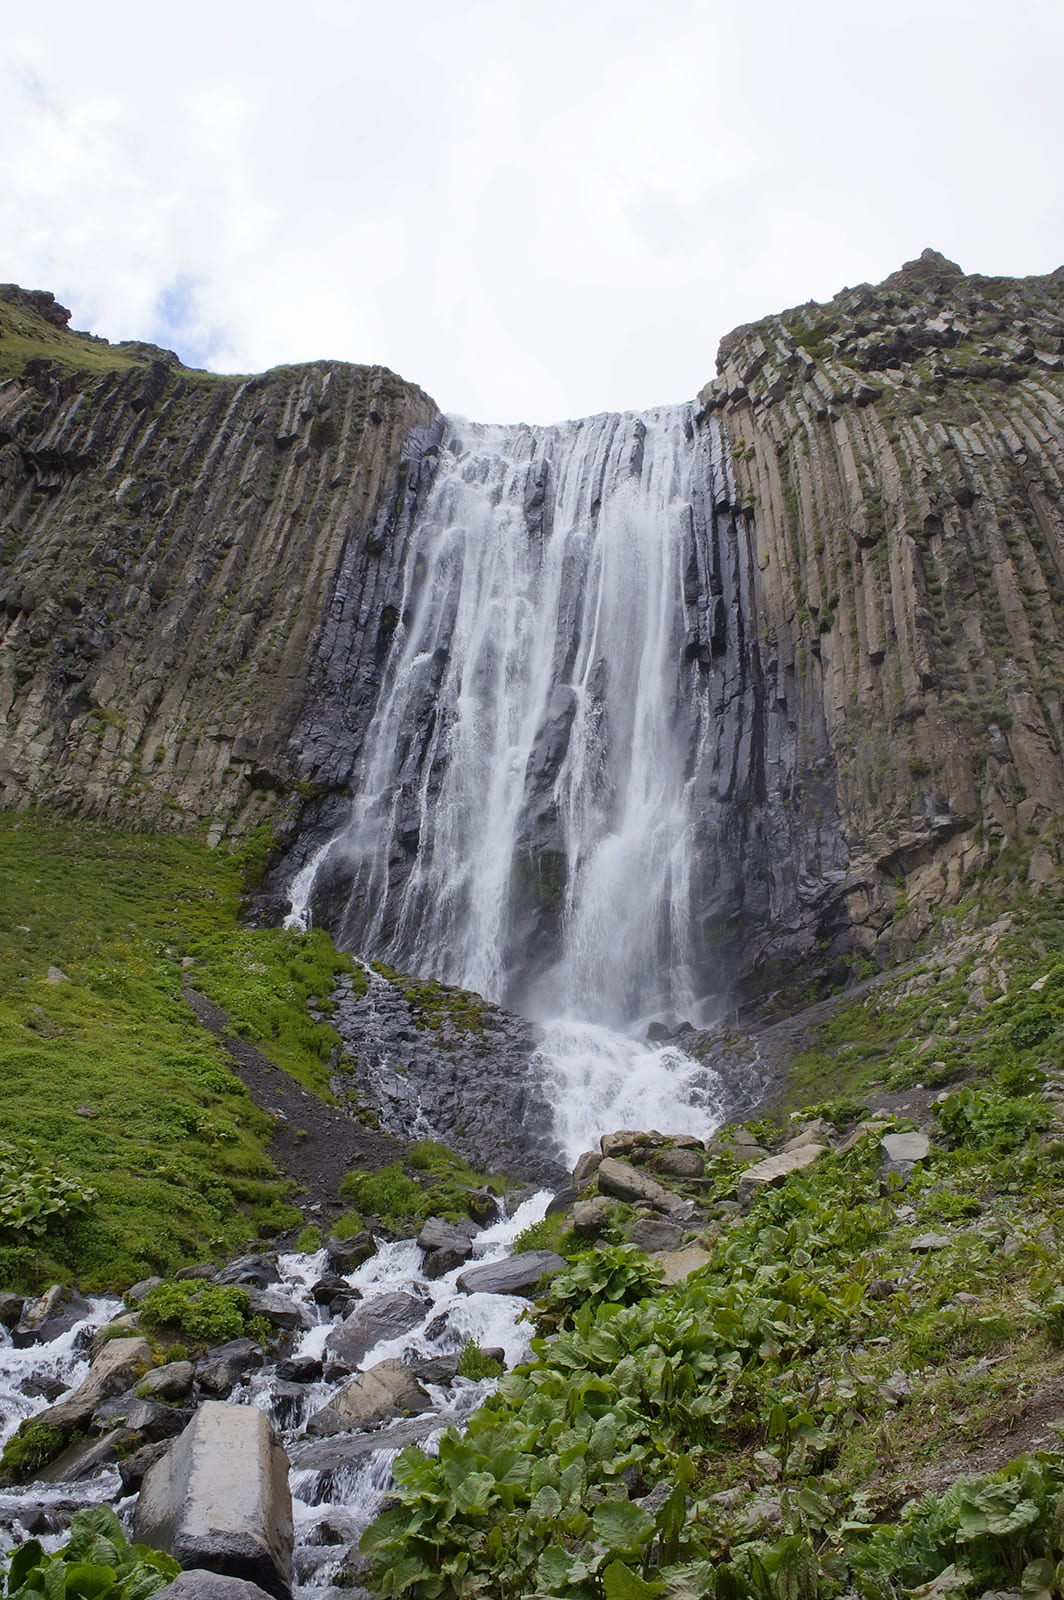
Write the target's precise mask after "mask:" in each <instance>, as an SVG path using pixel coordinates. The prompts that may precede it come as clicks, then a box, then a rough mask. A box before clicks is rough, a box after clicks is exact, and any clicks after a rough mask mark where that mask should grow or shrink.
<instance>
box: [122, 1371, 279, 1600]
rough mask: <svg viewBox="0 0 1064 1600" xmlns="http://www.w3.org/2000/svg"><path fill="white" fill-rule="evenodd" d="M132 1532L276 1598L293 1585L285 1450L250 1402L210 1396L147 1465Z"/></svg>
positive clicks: (195, 1564)
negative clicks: (161, 1453) (239, 1403)
mask: <svg viewBox="0 0 1064 1600" xmlns="http://www.w3.org/2000/svg"><path fill="white" fill-rule="evenodd" d="M133 1536H134V1539H135V1540H136V1541H137V1542H138V1543H141V1544H150V1545H154V1546H155V1548H156V1549H161V1550H167V1551H169V1552H170V1554H171V1555H173V1556H174V1557H175V1558H176V1559H177V1560H178V1561H180V1562H181V1564H182V1566H184V1567H186V1568H188V1567H205V1568H206V1569H207V1570H208V1571H210V1572H217V1573H221V1574H223V1575H225V1576H227V1577H234V1578H244V1579H247V1580H249V1581H250V1582H252V1583H257V1584H259V1585H260V1587H262V1588H264V1589H265V1590H266V1591H267V1592H268V1593H269V1594H271V1595H273V1596H274V1597H275V1600H289V1597H290V1595H291V1588H292V1542H293V1537H292V1497H291V1495H290V1493H289V1489H288V1458H287V1457H286V1455H285V1453H284V1451H283V1450H282V1449H281V1446H280V1444H279V1443H278V1441H277V1436H276V1434H275V1433H274V1431H273V1428H272V1427H271V1426H270V1423H269V1421H268V1420H267V1418H266V1416H265V1415H264V1413H263V1412H261V1411H259V1410H258V1408H257V1407H255V1406H227V1405H223V1404H220V1403H218V1402H217V1401H207V1402H206V1404H204V1405H202V1406H201V1407H200V1409H199V1411H198V1412H197V1413H196V1415H195V1417H194V1418H193V1419H192V1421H191V1422H190V1423H189V1425H188V1427H187V1428H186V1429H185V1431H184V1433H183V1434H182V1435H181V1437H180V1438H179V1439H176V1440H175V1441H174V1443H173V1444H172V1445H171V1446H170V1449H169V1450H168V1451H167V1453H166V1454H165V1456H163V1457H162V1458H161V1459H160V1460H159V1461H157V1462H156V1463H155V1465H154V1466H153V1467H152V1468H151V1469H150V1471H149V1472H148V1473H147V1475H146V1477H145V1479H144V1483H143V1485H142V1487H141V1491H140V1496H139V1498H138V1500H137V1509H136V1515H135V1518H134V1523H133Z"/></svg>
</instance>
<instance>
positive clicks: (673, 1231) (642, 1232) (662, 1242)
mask: <svg viewBox="0 0 1064 1600" xmlns="http://www.w3.org/2000/svg"><path fill="white" fill-rule="evenodd" d="M682 1241H683V1229H682V1228H681V1227H680V1225H679V1224H678V1223H676V1222H664V1221H659V1220H658V1218H657V1217H641V1218H640V1219H639V1221H638V1222H634V1223H633V1224H632V1226H631V1227H630V1228H629V1230H628V1243H629V1244H634V1245H636V1246H637V1248H638V1249H640V1250H645V1251H646V1252H647V1254H648V1255H653V1254H654V1253H656V1252H657V1251H660V1250H678V1249H679V1248H680V1245H681V1243H682Z"/></svg>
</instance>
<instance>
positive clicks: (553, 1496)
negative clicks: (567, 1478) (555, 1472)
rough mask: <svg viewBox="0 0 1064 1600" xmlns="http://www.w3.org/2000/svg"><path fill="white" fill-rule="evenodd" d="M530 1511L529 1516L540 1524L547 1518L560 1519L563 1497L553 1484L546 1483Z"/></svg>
mask: <svg viewBox="0 0 1064 1600" xmlns="http://www.w3.org/2000/svg"><path fill="white" fill-rule="evenodd" d="M528 1509H529V1515H530V1516H532V1517H535V1518H536V1520H537V1521H540V1522H541V1521H543V1519H544V1518H545V1517H550V1518H554V1517H559V1516H561V1510H562V1497H561V1495H560V1494H559V1493H558V1491H557V1489H556V1488H555V1487H554V1485H553V1484H551V1483H545V1484H544V1485H543V1488H542V1489H541V1490H540V1491H539V1493H538V1494H537V1495H536V1498H535V1499H534V1500H533V1502H532V1504H531V1505H530V1506H529V1508H528Z"/></svg>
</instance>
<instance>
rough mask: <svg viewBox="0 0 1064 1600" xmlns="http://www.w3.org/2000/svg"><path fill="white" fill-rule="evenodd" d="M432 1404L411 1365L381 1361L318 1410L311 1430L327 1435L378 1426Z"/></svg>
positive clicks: (426, 1408)
mask: <svg viewBox="0 0 1064 1600" xmlns="http://www.w3.org/2000/svg"><path fill="white" fill-rule="evenodd" d="M431 1405H432V1401H431V1400H430V1399H429V1397H428V1395H427V1394H426V1393H425V1391H424V1389H423V1388H422V1387H421V1385H420V1383H418V1381H417V1378H416V1377H415V1375H414V1373H413V1372H412V1371H411V1370H410V1368H409V1367H407V1366H404V1365H403V1363H402V1362H401V1361H395V1360H388V1361H378V1362H377V1364H376V1366H373V1367H370V1368H369V1370H368V1371H367V1372H362V1373H359V1375H358V1377H356V1378H352V1379H351V1381H350V1382H349V1383H346V1384H345V1385H344V1387H343V1388H342V1389H341V1390H340V1392H339V1394H337V1395H334V1397H333V1399H332V1400H330V1402H329V1404H328V1405H326V1406H323V1407H322V1408H321V1410H320V1411H316V1412H315V1413H314V1415H313V1416H312V1417H311V1419H310V1421H309V1422H308V1423H307V1432H308V1433H309V1434H313V1435H314V1436H315V1437H317V1438H325V1437H327V1436H328V1435H329V1434H333V1433H345V1432H349V1431H352V1432H354V1431H360V1430H363V1429H366V1428H375V1427H377V1425H378V1424H379V1423H381V1422H390V1421H392V1420H393V1419H394V1418H396V1417H401V1416H404V1415H406V1416H411V1415H416V1414H418V1413H419V1412H422V1411H428V1410H429V1409H430V1407H431Z"/></svg>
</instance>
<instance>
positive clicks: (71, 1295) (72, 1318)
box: [11, 1283, 92, 1350]
mask: <svg viewBox="0 0 1064 1600" xmlns="http://www.w3.org/2000/svg"><path fill="white" fill-rule="evenodd" d="M91 1309H92V1308H91V1307H90V1305H89V1302H88V1301H87V1300H86V1299H85V1298H84V1296H83V1295H80V1294H78V1293H77V1291H76V1290H74V1289H71V1288H70V1287H69V1286H68V1285H66V1284H61V1283H53V1284H52V1287H51V1288H50V1289H46V1290H45V1292H44V1294H42V1295H41V1296H40V1298H39V1299H37V1300H33V1301H31V1302H29V1303H28V1304H27V1305H26V1306H24V1308H23V1311H22V1315H21V1317H20V1318H19V1320H18V1322H17V1323H16V1324H15V1326H14V1327H13V1328H12V1330H11V1342H12V1344H13V1345H14V1346H15V1348H16V1349H17V1350H25V1349H27V1348H28V1347H29V1346H30V1345H31V1344H49V1343H50V1342H51V1340H53V1339H57V1338H58V1337H59V1335H60V1334H61V1333H68V1332H69V1330H70V1329H71V1328H72V1327H73V1326H74V1324H75V1322H80V1321H81V1320H82V1318H84V1317H87V1316H88V1315H89V1312H90V1310H91Z"/></svg>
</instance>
